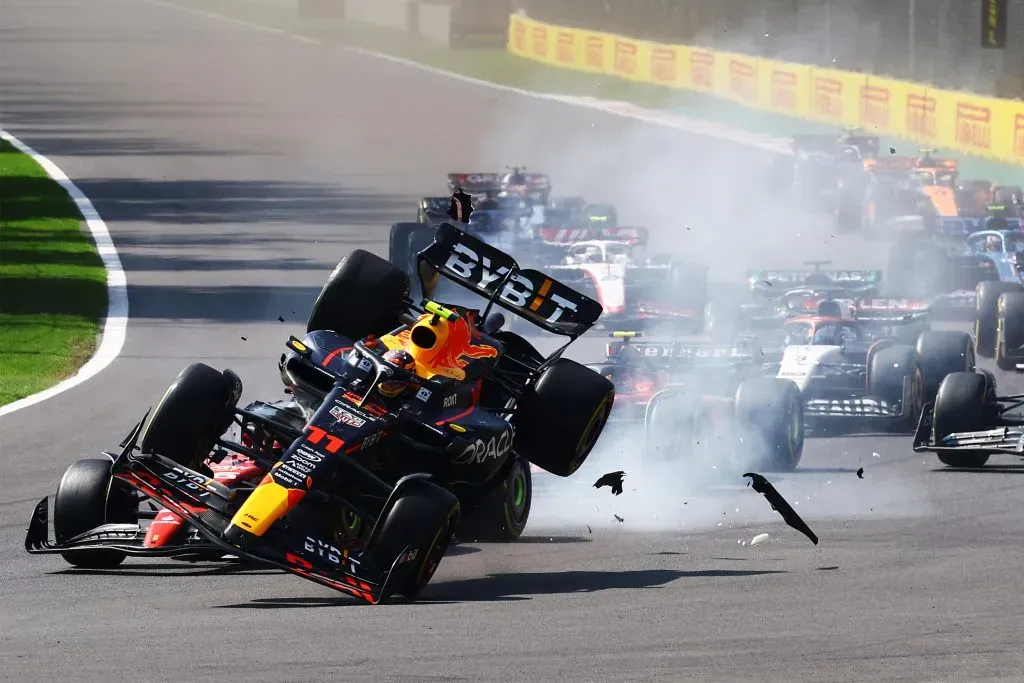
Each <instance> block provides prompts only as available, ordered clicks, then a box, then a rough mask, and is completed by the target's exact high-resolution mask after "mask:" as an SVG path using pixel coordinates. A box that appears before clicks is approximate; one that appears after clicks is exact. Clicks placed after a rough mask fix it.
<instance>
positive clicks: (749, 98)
mask: <svg viewBox="0 0 1024 683" xmlns="http://www.w3.org/2000/svg"><path fill="white" fill-rule="evenodd" d="M508 36H509V38H508V50H509V52H511V53H513V54H515V55H518V56H520V57H524V58H526V59H531V60H534V61H537V62H541V63H544V64H549V65H551V66H556V67H560V68H564V69H572V70H575V71H585V72H589V73H598V74H607V75H609V76H617V77H620V78H625V79H628V80H632V81H637V82H641V83H651V84H654V85H661V86H665V87H669V88H677V89H681V90H694V91H699V92H706V93H710V94H712V95H715V96H716V97H720V98H723V99H727V100H731V101H733V102H736V103H738V104H740V105H742V106H744V107H749V108H751V109H761V110H764V111H770V112H773V113H777V114H783V115H787V116H793V117H796V118H800V119H805V120H809V121H816V122H820V123H827V124H834V125H836V126H847V127H857V128H862V129H864V130H866V131H871V132H874V133H877V134H882V135H890V136H893V137H897V138H902V139H905V140H910V141H913V142H915V143H917V144H919V145H921V146H923V147H935V148H940V149H946V150H956V151H959V152H964V153H967V154H973V155H977V156H981V157H985V158H989V159H994V160H998V161H1006V162H1011V163H1017V164H1022V165H1024V102H1022V101H1019V100H1002V99H997V98H992V97H982V96H980V95H974V94H970V93H964V92H956V91H951V90H939V89H937V88H933V87H931V86H926V85H922V84H920V83H911V82H908V81H900V80H895V79H891V78H883V77H880V76H873V75H869V74H861V73H854V72H850V71H840V70H838V69H824V68H820V67H815V66H809V65H806V64H792V63H788V62H779V61H773V60H770V59H761V58H759V57H752V56H750V55H743V54H737V53H732V52H719V51H716V50H709V49H707V48H702V47H697V46H693V45H667V44H662V43H654V42H650V41H646V40H637V39H634V38H627V37H625V36H618V35H614V34H610V33H600V32H596V31H588V30H585V29H578V28H570V27H565V26H554V25H551V24H545V23H542V22H539V21H536V20H533V19H529V18H527V17H522V16H518V15H512V16H511V17H510V18H509V33H508Z"/></svg>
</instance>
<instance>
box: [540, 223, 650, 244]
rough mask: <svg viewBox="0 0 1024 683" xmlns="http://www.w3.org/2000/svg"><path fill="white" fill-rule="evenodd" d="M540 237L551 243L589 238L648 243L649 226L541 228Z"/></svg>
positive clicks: (571, 241) (573, 241)
mask: <svg viewBox="0 0 1024 683" xmlns="http://www.w3.org/2000/svg"><path fill="white" fill-rule="evenodd" d="M539 232H540V239H541V241H543V242H548V243H550V244H573V243H575V242H585V241H587V240H612V241H615V242H628V243H629V244H633V245H646V244H647V238H648V231H647V228H639V227H638V228H629V227H615V228H604V227H601V226H587V227H585V228H541V229H540V230H539Z"/></svg>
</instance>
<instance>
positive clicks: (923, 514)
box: [0, 0, 1024, 681]
mask: <svg viewBox="0 0 1024 683" xmlns="http://www.w3.org/2000/svg"><path fill="white" fill-rule="evenodd" d="M0 45H2V48H0V125H2V126H3V127H5V128H6V129H8V130H9V131H11V132H12V133H14V134H16V135H18V136H20V137H21V138H22V139H24V140H25V141H26V142H28V143H29V144H31V145H33V146H35V147H36V148H37V149H39V150H40V151H42V152H43V153H45V154H47V155H49V156H50V157H51V158H52V159H53V160H54V161H56V162H57V163H58V164H59V165H60V166H61V168H63V169H64V170H65V171H66V172H67V173H68V175H70V176H71V177H72V178H73V179H75V180H76V181H78V184H79V185H80V187H81V188H82V189H83V190H84V191H85V192H86V193H87V194H88V195H89V196H90V197H92V198H93V200H94V202H95V204H96V206H97V208H98V209H99V211H100V213H101V214H102V215H103V216H104V217H105V218H106V219H107V221H108V223H109V225H110V228H111V230H112V233H113V236H114V239H115V241H116V243H117V246H118V248H119V250H120V253H121V256H122V259H123V261H124V265H125V268H126V270H127V272H128V282H129V288H130V289H129V294H130V303H131V313H132V320H131V324H130V326H129V331H128V340H127V344H126V346H125V349H124V353H123V354H122V356H121V357H120V358H119V359H118V360H117V362H115V363H114V364H113V365H112V366H111V367H110V368H109V369H107V370H106V371H104V372H103V373H102V374H101V375H100V376H98V377H97V378H95V379H94V380H92V381H90V382H89V383H87V384H86V385H84V386H82V387H79V388H77V389H75V390H72V391H69V392H67V393H65V394H63V395H61V396H59V397H57V398H54V399H52V400H50V401H47V402H45V403H43V404H41V405H39V406H36V407H34V408H31V409H27V410H23V411H21V412H18V413H16V414H14V415H11V416H8V417H5V418H3V419H0V442H2V448H0V472H2V473H3V475H2V484H3V485H2V487H0V557H2V561H0V678H3V679H5V680H12V681H35V680H47V681H53V680H69V681H87V680H88V681H91V680H128V679H133V680H139V681H167V680H185V681H190V680H201V679H204V678H210V679H212V680H217V681H242V680H267V681H270V680H280V681H323V680H339V681H356V680H409V681H424V680H474V681H476V680H495V681H512V680H516V681H520V680H535V681H551V680H564V681H597V680H616V681H618V680H621V681H627V680H630V681H632V680H636V681H655V680H657V681H682V680H714V681H868V680H879V681H883V680H884V681H904V680H905V681H925V680H963V681H981V680H1020V678H1021V672H1022V671H1024V655H1022V654H1021V652H1020V650H1019V648H1018V641H1017V638H1018V637H1020V636H1019V632H1020V627H1021V625H1022V623H1024V617H1022V616H1021V615H1022V614H1024V600H1022V598H1021V597H1020V595H1019V591H1018V590H1017V587H1018V583H1019V582H1020V581H1021V579H1022V578H1024V572H1022V570H1021V559H1022V556H1024V551H1022V545H1021V536H1022V531H1024V523H1022V521H1021V518H1022V515H1021V514H1020V509H1021V504H1022V500H1024V496H1022V494H1021V492H1020V488H1019V486H1020V484H1021V483H1024V480H1022V479H1020V477H1019V475H1020V474H1024V468H1021V466H1020V465H1018V464H1017V463H1016V462H1013V461H1009V460H1003V459H997V461H996V462H995V466H993V467H990V468H988V469H986V470H985V471H984V472H981V473H964V472H952V471H948V470H944V469H941V468H940V467H939V465H938V463H937V461H936V460H935V459H934V458H932V457H922V456H918V455H915V454H914V453H912V452H911V450H910V439H909V437H892V436H877V435H862V436H852V437H848V438H841V439H831V440H814V441H810V442H808V445H807V448H806V453H805V457H804V461H803V463H802V465H801V470H800V471H799V472H797V473H794V474H791V475H787V476H785V477H781V478H779V480H778V486H779V488H780V490H781V491H782V492H783V493H784V494H785V495H787V496H788V497H789V498H790V499H791V500H795V501H798V502H799V503H800V506H799V507H798V510H799V511H801V512H802V513H803V514H805V515H806V518H807V519H808V521H809V522H810V524H811V526H812V527H813V528H814V529H815V531H816V532H817V534H818V535H819V536H820V537H821V543H820V545H818V546H813V545H811V544H810V542H809V541H807V539H805V538H803V537H802V536H800V535H798V534H797V533H795V532H793V531H792V530H790V529H789V528H788V527H786V526H784V525H783V524H781V523H780V522H779V521H778V520H777V518H776V517H775V516H774V513H773V512H772V511H771V510H770V509H769V508H768V504H767V502H766V501H764V499H763V498H761V497H760V496H758V495H756V494H755V493H753V491H751V490H749V489H744V488H742V487H743V483H744V482H743V480H741V479H737V478H736V477H734V476H733V477H720V478H719V479H717V480H713V479H712V477H713V476H715V475H717V474H719V472H718V470H709V469H708V468H707V467H699V468H698V467H697V466H696V465H695V464H694V463H691V462H688V461H686V460H682V461H680V462H677V463H675V464H673V465H669V466H666V467H664V468H661V469H655V468H652V467H643V466H641V465H640V464H639V463H638V462H637V460H636V457H635V443H636V442H635V441H632V442H631V441H629V438H630V435H628V434H622V433H615V432H613V431H611V430H610V431H609V432H608V433H607V435H606V438H605V439H604V441H603V442H602V445H601V450H600V452H599V453H597V454H596V455H595V456H594V457H593V459H592V460H593V462H590V463H588V464H587V466H586V469H585V471H583V472H581V473H580V474H579V476H578V477H576V478H573V479H572V480H568V481H551V480H545V481H542V482H538V497H537V500H536V501H535V510H534V515H533V517H532V518H531V524H530V528H529V530H528V537H526V538H524V539H523V540H522V542H520V543H517V544H514V545H474V546H460V547H457V548H455V549H454V550H453V553H452V555H451V556H449V557H448V558H446V559H445V561H444V562H443V563H442V565H441V568H440V570H439V572H438V574H437V575H436V577H435V579H434V581H433V583H432V584H431V585H430V586H429V587H428V589H427V590H426V591H425V593H424V595H423V600H422V602H421V604H413V605H394V606H380V607H366V606H363V605H360V604H358V603H356V602H354V601H353V600H350V599H348V598H346V597H344V596H341V595H339V594H337V593H334V592H332V591H330V590H328V589H325V588H321V587H318V586H316V585H314V584H312V583H309V582H307V581H304V580H302V579H299V578H297V577H291V576H287V575H284V574H280V573H275V572H266V571H251V570H250V571H239V570H237V569H232V568H224V567H219V566H216V565H191V566H190V565H183V564H180V563H174V562H168V561H155V562H140V561H129V562H128V563H126V564H125V565H124V567H123V568H121V569H118V570H116V571H111V572H82V571H71V570H69V569H68V568H67V566H66V565H65V564H64V563H63V561H62V560H61V559H59V558H57V557H43V558H40V557H30V556H28V555H27V554H25V553H24V552H23V550H22V542H23V537H24V529H25V526H26V524H27V520H28V518H29V515H30V513H31V511H32V507H33V505H34V504H35V502H36V501H37V500H38V499H39V498H40V497H42V496H43V495H47V494H52V492H53V491H54V489H55V487H56V483H57V481H58V479H59V477H60V475H61V473H62V472H63V470H64V469H65V468H66V467H67V465H68V464H70V463H71V462H72V461H73V460H75V459H77V458H80V457H88V456H91V455H93V454H95V453H97V452H98V451H99V450H101V449H104V448H110V447H113V446H114V445H115V444H116V443H117V442H118V441H119V440H120V439H121V437H122V436H123V435H124V433H125V432H126V431H127V430H128V429H129V428H130V427H131V425H132V424H133V422H134V421H135V420H136V419H138V417H140V416H141V413H142V412H143V411H144V409H145V406H148V405H151V404H153V403H155V402H156V401H157V400H158V399H159V397H160V396H161V394H162V393H163V391H164V389H165V387H166V386H167V384H168V383H169V382H170V381H171V380H172V378H173V377H174V376H175V374H176V373H177V372H178V370H180V368H181V367H183V366H184V365H185V364H186V363H188V362H190V361H192V360H201V361H204V362H207V363H210V364H213V365H215V366H218V367H228V366H230V367H232V368H234V369H235V370H236V371H237V372H239V373H240V374H241V376H242V377H243V379H244V380H245V381H246V394H245V398H257V397H258V398H268V397H274V396H277V395H279V393H280V392H279V383H278V378H277V376H276V367H275V364H274V361H275V359H276V357H277V356H278V354H279V353H280V350H281V348H282V344H283V342H284V341H285V340H286V338H287V335H288V334H293V333H294V334H300V333H301V331H302V329H303V327H302V325H303V321H304V320H305V314H306V313H307V312H308V309H309V306H310V304H311V302H312V300H313V298H314V297H315V295H316V293H317V291H318V290H319V287H320V284H321V283H322V282H323V280H324V278H325V277H326V275H327V274H328V273H329V272H330V269H331V268H332V267H333V265H334V263H335V262H336V261H337V259H338V258H340V257H341V256H342V255H343V254H344V253H345V252H346V251H347V250H350V249H352V248H356V247H365V248H370V249H373V250H375V251H377V252H378V253H382V254H383V253H384V250H385V248H386V243H385V240H386V235H387V230H388V227H389V225H390V223H391V222H392V221H395V220H399V219H403V218H406V217H410V216H411V215H412V210H413V206H414V201H415V200H416V198H417V197H419V196H422V195H424V194H433V193H436V192H443V191H444V186H443V176H444V173H446V172H448V171H451V170H455V169H458V168H459V167H465V168H466V169H470V168H481V169H488V168H500V167H501V166H503V165H504V164H507V163H514V162H524V163H526V164H528V165H529V166H530V167H532V168H535V169H544V170H548V171H549V172H550V173H551V174H552V175H553V177H554V179H555V182H556V183H557V190H556V191H557V192H559V193H563V192H564V193H572V194H576V193H579V194H583V195H585V196H587V197H593V198H595V199H598V198H600V199H606V200H608V201H612V202H615V203H616V204H617V205H618V206H619V207H620V212H621V214H622V216H623V217H624V218H626V219H628V220H631V221H633V222H637V223H643V224H646V225H649V226H650V227H651V228H652V230H654V231H655V239H656V243H655V245H654V246H656V247H657V248H664V249H671V250H674V251H677V252H680V253H689V254H692V255H693V257H694V258H697V259H709V260H711V261H712V268H713V271H712V272H713V276H714V277H715V278H716V279H729V278H733V279H734V278H735V277H737V276H738V275H739V274H740V273H741V272H742V270H743V269H745V268H747V267H757V266H762V267H784V266H796V265H799V264H800V262H801V261H802V260H803V259H808V258H831V259H832V260H833V262H834V265H836V266H837V267H882V266H884V260H885V259H884V257H885V255H884V250H883V249H880V248H879V247H878V245H873V244H867V243H865V242H863V241H861V240H860V239H859V238H857V237H855V236H845V237H836V236H832V235H830V233H829V228H828V226H827V224H825V223H822V222H821V221H820V220H816V219H814V217H812V216H810V215H807V214H805V213H801V212H798V211H795V210H794V209H793V208H792V207H788V206H786V204H785V202H784V201H783V200H782V199H781V198H779V197H778V196H775V195H773V193H772V192H771V191H769V190H767V189H766V187H767V186H766V184H765V179H766V175H765V168H766V163H767V159H766V157H765V156H764V155H763V153H759V152H755V151H752V150H751V149H750V148H747V147H742V146H738V145H732V144H729V143H725V142H722V141H717V140H709V139H706V138H700V137H695V136H692V135H687V134H683V133H680V132H678V131H668V130H664V129H659V128H655V127H652V126H649V125H646V124H641V123H637V122H632V121H627V120H624V119H621V118H616V117H613V116H608V115H604V114H600V113H596V112H592V111H586V110H582V109H578V108H573V107H569V106H566V105H562V104H558V103H551V102H544V101H539V100H535V99H528V98H525V97H522V96H519V95H516V94H512V93H506V92H500V91H496V90H493V89H485V88H481V87H478V86H475V85H472V84H468V83H464V82H459V81H456V80H452V79H449V78H444V77H441V76H437V75H433V74H429V73H425V72H422V71H418V70H414V69H412V68H409V67H407V66H404V65H401V64H395V63H390V62H386V61H382V60H379V59H376V58H372V57H369V56H365V55H359V54H355V53H352V52H348V51H345V50H343V49H339V48H327V47H324V46H321V45H316V44H309V43H306V42H301V41H297V40H293V39H290V38H288V37H287V36H284V35H275V34H272V33H266V32H259V31H255V30H252V29H250V28H246V27H243V26H239V25H231V24H228V23H226V22H221V21H217V20H214V19H211V18H209V17H203V16H198V15H195V14H190V13H186V12H182V11H180V10H177V9H174V8H173V7H168V6H166V5H158V4H150V3H145V2H141V1H138V0H90V1H89V2H85V1H84V0H61V1H59V2H58V1H57V0H0ZM278 316H282V317H283V318H284V319H285V322H284V323H281V322H279V321H278ZM242 337H245V340H243V339H242ZM602 343H603V342H602V341H601V340H600V339H590V340H583V341H581V342H580V343H579V344H578V348H576V349H575V350H574V351H573V355H574V356H575V357H577V358H580V359H583V360H594V359H595V357H596V356H597V355H598V354H599V353H600V351H601V345H602ZM1000 382H1001V383H1002V386H1003V387H1004V388H1007V389H1008V388H1017V389H1019V388H1020V386H1021V384H1022V383H1021V382H1020V381H1019V380H1017V379H1015V378H1014V377H1012V376H1006V375H1000ZM858 467H864V468H865V474H864V479H858V478H857V477H856V476H855V475H854V473H853V472H854V471H855V470H856V469H857V468H858ZM607 469H625V470H627V471H628V472H629V474H628V475H627V479H626V484H627V486H626V492H625V493H624V494H623V495H622V496H620V497H617V498H615V497H612V496H611V495H610V494H609V493H608V492H607V490H606V489H603V490H601V491H595V490H594V489H592V488H591V487H590V484H591V483H592V482H593V480H594V478H596V476H594V475H596V474H599V473H600V472H602V471H605V470H607ZM613 514H615V515H618V516H619V517H620V518H622V520H623V521H622V522H621V523H620V522H618V521H617V520H616V519H615V518H614V517H613V516H612V515H613ZM762 532H766V533H769V534H770V535H771V538H772V540H771V542H769V543H766V544H760V545H757V546H754V547H751V546H750V545H749V541H750V539H751V538H752V537H753V536H754V535H756V534H759V533H762Z"/></svg>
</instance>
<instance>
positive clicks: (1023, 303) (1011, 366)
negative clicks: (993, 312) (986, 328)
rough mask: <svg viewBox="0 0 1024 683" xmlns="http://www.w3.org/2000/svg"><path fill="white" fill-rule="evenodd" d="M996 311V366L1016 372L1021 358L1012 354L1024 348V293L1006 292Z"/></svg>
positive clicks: (1000, 299) (1000, 298)
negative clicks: (1018, 360)
mask: <svg viewBox="0 0 1024 683" xmlns="http://www.w3.org/2000/svg"><path fill="white" fill-rule="evenodd" d="M996 309H997V315H998V317H997V319H996V365H997V366H999V369H1000V370H1007V371H1015V370H1016V369H1017V359H1018V358H1019V357H1020V356H1019V354H1018V355H1017V356H1011V355H1010V354H1011V352H1014V351H1016V350H1017V349H1019V348H1021V347H1022V346H1024V292H1004V293H1003V294H1002V295H1000V297H999V302H998V305H997V306H996Z"/></svg>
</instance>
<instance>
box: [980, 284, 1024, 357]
mask: <svg viewBox="0 0 1024 683" xmlns="http://www.w3.org/2000/svg"><path fill="white" fill-rule="evenodd" d="M976 292H977V297H978V305H977V309H976V310H975V312H974V346H975V348H976V349H977V353H978V355H979V356H981V357H982V358H992V357H994V356H995V355H996V331H997V329H998V327H999V322H998V317H999V297H1000V295H1002V294H1003V293H1004V292H1024V286H1022V285H1020V284H1017V283H1016V282H1003V281H1002V280H984V281H982V282H979V283H978V288H977V290H976Z"/></svg>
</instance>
